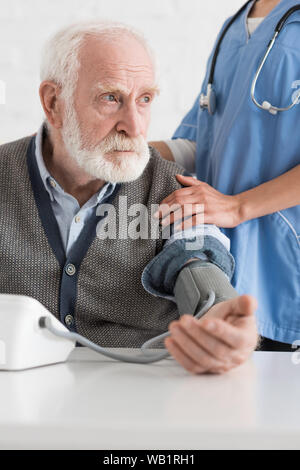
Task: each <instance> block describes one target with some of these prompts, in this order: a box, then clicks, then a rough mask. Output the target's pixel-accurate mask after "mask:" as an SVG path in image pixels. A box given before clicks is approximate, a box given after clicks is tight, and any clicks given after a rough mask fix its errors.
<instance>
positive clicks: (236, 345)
mask: <svg viewBox="0 0 300 470" xmlns="http://www.w3.org/2000/svg"><path fill="white" fill-rule="evenodd" d="M256 309H257V302H256V300H255V299H254V298H253V297H251V296H248V295H243V296H241V297H236V298H235V299H231V300H228V301H226V302H221V303H219V304H217V305H214V306H213V307H212V308H211V309H210V310H209V312H207V314H206V315H205V316H204V317H203V318H201V319H200V320H197V319H195V318H193V317H192V316H190V315H184V316H182V317H181V318H180V319H179V320H178V321H174V322H172V323H171V324H170V326H169V331H170V333H171V336H170V337H169V338H167V339H166V340H165V346H166V348H167V349H168V351H169V353H170V354H171V355H172V356H173V357H174V359H176V361H177V362H178V363H179V364H181V365H182V366H183V367H184V368H185V369H186V370H188V371H189V372H192V373H194V374H204V373H213V374H221V373H223V372H227V371H229V370H231V369H233V368H234V367H237V366H240V365H241V364H243V363H244V362H245V361H246V360H247V359H248V358H249V356H250V354H251V353H252V352H253V350H254V349H255V348H256V345H257V342H258V334H257V329H256V322H255V317H254V312H255V310H256Z"/></svg>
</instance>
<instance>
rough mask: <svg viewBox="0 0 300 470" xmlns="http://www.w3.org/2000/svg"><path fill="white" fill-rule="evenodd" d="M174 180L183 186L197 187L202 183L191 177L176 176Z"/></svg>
mask: <svg viewBox="0 0 300 470" xmlns="http://www.w3.org/2000/svg"><path fill="white" fill-rule="evenodd" d="M176 178H177V180H178V181H179V183H180V184H182V185H184V186H199V185H200V184H201V183H202V181H199V180H198V179H196V178H193V176H184V175H176Z"/></svg>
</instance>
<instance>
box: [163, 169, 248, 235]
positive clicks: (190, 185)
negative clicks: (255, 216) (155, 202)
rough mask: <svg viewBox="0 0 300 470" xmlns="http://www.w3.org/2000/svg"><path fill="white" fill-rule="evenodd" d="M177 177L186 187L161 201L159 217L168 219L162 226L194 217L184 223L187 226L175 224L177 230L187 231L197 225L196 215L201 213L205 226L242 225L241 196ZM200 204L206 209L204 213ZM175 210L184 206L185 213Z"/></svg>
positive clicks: (190, 179)
mask: <svg viewBox="0 0 300 470" xmlns="http://www.w3.org/2000/svg"><path fill="white" fill-rule="evenodd" d="M176 178H177V179H178V181H179V183H180V184H182V185H183V186H187V187H186V188H182V189H178V190H177V191H175V192H174V193H172V194H170V195H169V196H168V197H167V198H166V199H164V200H163V201H162V202H161V205H160V209H159V217H160V218H162V219H165V220H163V221H162V225H163V226H166V225H169V224H173V223H174V222H178V221H180V220H182V219H183V218H184V217H190V216H193V217H190V218H189V219H188V220H185V222H184V227H183V224H180V223H178V225H177V224H176V225H175V227H176V230H183V228H185V229H188V228H190V227H192V226H193V225H196V224H197V219H196V214H201V213H202V215H204V223H205V224H211V225H216V226H217V227H223V228H233V227H237V226H238V225H240V224H241V223H242V222H243V220H242V214H241V201H240V199H239V195H237V196H226V195H224V194H222V193H220V192H219V191H216V190H215V189H214V188H212V187H211V186H210V185H209V184H207V183H203V182H202V181H199V180H197V179H195V178H192V177H188V176H182V175H177V176H176ZM185 205H186V206H185ZM201 205H203V206H204V211H203V207H201ZM162 206H163V207H162ZM184 206H185V207H184ZM197 206H198V207H197ZM176 207H178V209H179V208H180V207H181V208H182V210H178V211H174V208H176ZM198 220H199V219H198ZM200 220H201V219H200ZM202 223H203V219H202Z"/></svg>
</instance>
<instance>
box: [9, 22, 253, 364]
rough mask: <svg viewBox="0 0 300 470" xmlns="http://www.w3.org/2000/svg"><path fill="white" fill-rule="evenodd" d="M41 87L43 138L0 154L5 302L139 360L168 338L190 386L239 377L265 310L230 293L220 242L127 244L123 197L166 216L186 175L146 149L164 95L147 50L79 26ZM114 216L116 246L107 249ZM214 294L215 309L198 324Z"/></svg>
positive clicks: (51, 60)
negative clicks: (202, 379) (12, 300)
mask: <svg viewBox="0 0 300 470" xmlns="http://www.w3.org/2000/svg"><path fill="white" fill-rule="evenodd" d="M41 78H42V83H41V85H40V99H41V103H42V106H43V109H44V112H45V115H46V123H45V125H43V126H42V127H41V129H40V130H39V132H38V134H37V136H35V137H26V138H23V139H21V140H18V141H16V142H12V143H9V144H6V145H3V146H1V147H0V167H1V171H0V180H1V181H0V188H1V189H0V198H1V228H0V249H1V256H2V263H1V267H0V290H1V292H3V293H11V294H22V295H29V296H32V297H34V298H36V299H38V300H39V301H40V302H41V303H43V304H44V305H45V307H47V308H48V309H49V310H50V311H51V312H52V313H53V314H54V315H55V316H56V317H57V318H58V319H60V320H61V322H63V323H64V324H65V325H66V326H67V327H68V328H69V329H70V330H71V331H77V332H79V333H80V334H82V335H84V336H86V337H88V338H89V339H90V340H92V341H94V342H96V343H98V344H101V345H103V346H107V347H140V346H141V345H142V344H143V343H144V342H145V341H146V340H148V339H150V338H152V337H153V336H156V335H158V334H161V333H163V332H164V331H166V329H167V328H168V327H169V329H170V332H171V337H170V338H168V339H167V340H166V342H165V345H166V347H167V349H168V350H169V352H170V354H171V355H172V356H173V357H174V358H175V359H176V360H177V361H178V362H179V363H180V364H181V365H182V366H183V367H184V368H186V369H187V370H189V371H191V372H193V373H203V372H213V373H220V372H223V371H227V370H229V369H231V368H233V367H235V366H237V365H239V364H241V363H242V362H243V361H245V360H246V359H247V358H248V357H249V355H250V353H251V352H252V351H253V349H254V348H255V346H256V342H257V334H256V326H255V320H254V311H255V309H256V302H255V299H253V298H252V297H248V296H243V297H237V295H236V293H235V291H234V290H233V288H232V287H231V285H230V282H229V278H230V277H231V276H232V274H233V268H234V262H233V259H232V256H231V255H230V253H229V251H228V248H229V247H228V246H227V240H225V237H224V236H223V235H222V234H221V233H220V232H219V231H218V229H217V228H216V227H209V226H206V227H204V235H205V236H204V237H203V240H204V242H203V246H194V248H193V247H192V249H187V245H186V242H187V241H188V240H189V239H190V238H189V236H190V237H191V233H190V234H188V233H185V232H183V233H182V234H181V235H182V236H181V237H178V233H176V232H175V233H173V235H172V236H171V238H170V239H169V240H165V239H164V237H163V231H162V230H160V231H159V235H158V237H156V238H155V237H154V238H153V237H152V238H147V237H132V238H130V237H129V236H128V232H127V236H124V228H126V227H125V222H124V219H122V216H123V215H124V214H123V215H122V214H121V212H122V211H121V209H120V201H121V198H127V203H128V206H130V207H132V206H134V205H135V204H143V206H144V207H145V208H146V209H150V207H151V206H152V205H157V206H158V205H159V203H160V201H161V200H162V199H164V198H165V197H166V196H167V195H168V194H170V193H171V192H173V191H175V190H177V189H180V188H181V186H180V184H179V183H178V182H177V180H176V177H175V175H176V174H178V173H181V174H183V173H184V171H183V169H182V168H180V167H179V166H177V165H175V164H174V163H170V162H166V161H164V160H163V159H161V158H160V156H159V154H158V153H157V152H156V151H155V150H154V149H152V148H149V147H148V145H147V144H146V136H147V130H148V126H149V122H150V108H151V103H152V101H153V99H154V97H155V95H156V92H157V86H156V77H155V66H154V59H153V55H152V52H151V50H150V49H149V47H148V45H147V44H146V42H145V40H144V39H143V37H142V36H140V35H139V34H138V33H136V32H134V31H133V30H131V29H130V28H129V27H126V26H124V25H120V24H114V23H101V22H98V23H97V22H95V23H93V24H77V25H73V26H70V27H68V28H66V29H64V30H62V31H60V32H59V33H57V34H56V35H55V36H54V37H53V38H52V39H51V40H49V42H48V43H47V44H46V46H45V49H44V52H43V61H42V67H41ZM107 205H110V206H111V207H113V208H114V213H115V214H116V216H117V221H118V222H119V226H120V227H121V231H119V232H118V236H117V237H115V238H114V237H113V238H111V237H107V238H105V237H104V238H103V237H101V236H97V235H99V234H100V232H101V228H102V227H103V224H105V221H106V218H105V216H104V213H103V211H102V210H101V209H102V208H103V207H104V206H105V207H107ZM120 232H121V233H122V236H120ZM199 280H200V281H199ZM205 289H206V290H205ZM210 290H214V291H215V293H216V296H217V298H216V304H215V305H214V306H213V307H212V308H211V309H210V310H209V312H208V313H207V314H206V315H205V316H204V318H202V319H201V320H200V321H198V320H196V319H194V318H193V317H192V315H193V314H195V313H196V311H197V310H198V308H199V306H200V305H201V303H202V302H203V301H205V300H206V298H205V295H206V294H207V293H208V292H209V291H210ZM200 300H201V302H200ZM174 302H175V303H174ZM176 304H177V305H176ZM188 310H189V311H188ZM185 313H189V314H192V315H183V314H185Z"/></svg>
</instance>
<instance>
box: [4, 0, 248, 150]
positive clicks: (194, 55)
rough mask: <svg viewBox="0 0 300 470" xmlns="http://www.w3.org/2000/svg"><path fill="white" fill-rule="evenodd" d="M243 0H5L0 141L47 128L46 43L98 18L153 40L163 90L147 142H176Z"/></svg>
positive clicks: (154, 112) (154, 110)
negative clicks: (41, 94)
mask: <svg viewBox="0 0 300 470" xmlns="http://www.w3.org/2000/svg"><path fill="white" fill-rule="evenodd" d="M242 1H243V0H226V1H225V0H223V1H222V0H210V1H208V2H206V1H204V0H0V143H4V142H7V141H10V140H14V139H17V138H19V137H23V136H25V135H28V134H31V133H33V132H35V131H36V129H37V127H38V126H39V125H40V123H41V120H42V116H43V115H42V111H41V107H40V103H39V98H38V85H39V55H40V49H41V46H42V44H43V42H44V40H45V39H46V38H47V37H48V35H49V34H51V33H53V32H54V31H55V30H56V29H58V28H60V27H62V26H64V25H65V24H68V23H70V22H74V21H78V20H80V19H91V18H93V19H94V18H95V17H99V18H106V19H107V18H109V19H113V20H116V21H123V22H126V23H129V24H132V25H133V26H135V27H137V28H139V29H140V30H142V31H144V33H145V35H146V36H147V37H148V38H149V40H150V43H151V44H152V47H153V48H154V50H155V51H156V53H157V56H158V60H159V63H160V66H161V83H160V85H161V88H162V93H161V95H160V97H159V98H158V100H157V102H156V104H155V106H154V108H153V118H152V125H151V129H150V134H149V137H150V138H151V139H159V138H168V137H171V135H172V133H173V132H174V130H175V128H176V127H177V125H178V124H179V122H180V120H181V119H182V117H183V116H184V114H185V112H186V111H187V110H188V109H189V108H190V106H191V105H192V103H193V101H194V99H195V97H196V94H197V93H198V92H199V87H200V83H201V81H202V79H203V75H204V72H205V64H206V59H207V57H208V55H209V52H210V50H211V47H212V45H213V43H214V40H215V37H216V34H217V32H218V30H219V28H220V26H221V25H222V23H223V21H224V20H225V19H226V18H227V17H228V16H229V15H231V14H232V13H234V12H235V11H236V10H237V9H238V8H239V7H240V6H241V4H242ZM4 85H5V104H3V101H4V99H3V94H4V90H3V88H4Z"/></svg>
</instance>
